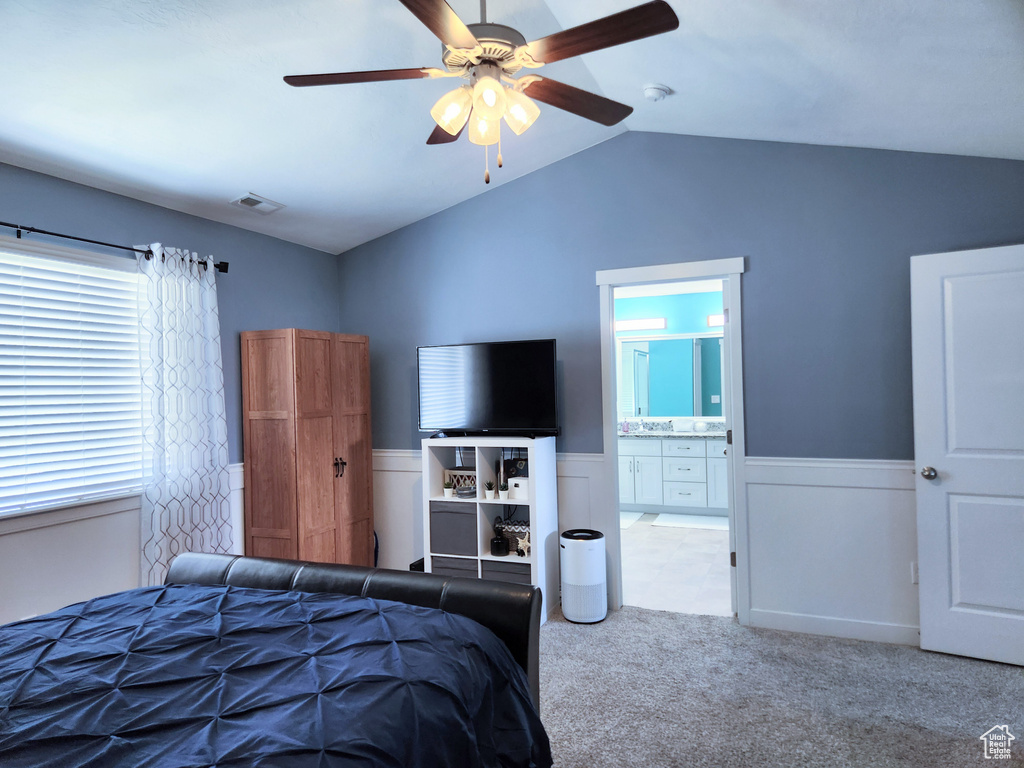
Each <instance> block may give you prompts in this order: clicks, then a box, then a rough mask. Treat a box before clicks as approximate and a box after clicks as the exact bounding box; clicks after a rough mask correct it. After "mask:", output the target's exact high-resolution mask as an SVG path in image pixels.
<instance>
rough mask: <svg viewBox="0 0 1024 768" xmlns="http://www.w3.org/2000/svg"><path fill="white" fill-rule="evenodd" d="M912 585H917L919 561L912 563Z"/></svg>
mask: <svg viewBox="0 0 1024 768" xmlns="http://www.w3.org/2000/svg"><path fill="white" fill-rule="evenodd" d="M910 583H911V584H917V561H916V560H913V561H911V563H910Z"/></svg>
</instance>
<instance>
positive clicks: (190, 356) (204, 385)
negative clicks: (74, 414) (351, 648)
mask: <svg viewBox="0 0 1024 768" xmlns="http://www.w3.org/2000/svg"><path fill="white" fill-rule="evenodd" d="M150 249H151V250H152V251H153V257H152V258H150V259H147V258H146V257H145V256H144V255H142V254H139V257H138V259H139V272H140V274H141V276H140V278H139V330H140V333H139V337H140V342H141V346H142V409H143V474H144V483H145V491H144V494H143V500H142V559H141V578H140V583H141V584H142V585H144V586H145V585H156V584H160V583H162V582H163V579H164V576H165V574H166V573H167V567H168V564H169V563H170V561H171V560H172V559H174V556H175V555H177V554H179V553H181V552H228V551H229V550H230V547H231V542H232V532H231V515H230V511H229V505H228V442H227V421H226V418H225V415H224V369H223V367H222V365H221V355H220V321H219V317H218V312H217V285H216V282H215V281H214V272H215V270H214V267H213V261H212V259H210V260H206V261H201V260H200V259H199V258H198V257H197V256H196V254H194V253H189V252H188V251H182V250H179V249H177V248H164V247H163V246H161V245H160V244H159V243H156V244H154V245H152V246H150Z"/></svg>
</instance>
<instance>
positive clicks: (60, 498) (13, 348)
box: [0, 237, 142, 515]
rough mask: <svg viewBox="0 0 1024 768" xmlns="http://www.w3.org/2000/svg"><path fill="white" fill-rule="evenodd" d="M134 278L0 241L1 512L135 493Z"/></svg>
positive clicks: (93, 259) (117, 261)
mask: <svg viewBox="0 0 1024 768" xmlns="http://www.w3.org/2000/svg"><path fill="white" fill-rule="evenodd" d="M137 274H138V273H137V269H136V266H135V262H134V261H133V260H131V259H125V258H117V257H103V256H97V255H95V254H87V253H82V252H79V251H75V250H72V249H66V248H57V247H53V246H41V245H38V244H36V243H22V242H21V241H18V240H12V239H11V238H7V237H4V238H0V515H5V514H11V513H15V512H28V511H34V510H39V509H45V508H48V507H59V506H68V505H71V504H75V503H81V502H87V501H93V500H98V499H103V498H110V497H114V496H122V495H125V494H127V493H132V492H138V490H139V489H140V487H141V478H142V460H141V457H142V403H141V396H142V393H141V379H140V371H139V334H138V315H137V311H136V302H137V295H136V294H137V279H138V277H137Z"/></svg>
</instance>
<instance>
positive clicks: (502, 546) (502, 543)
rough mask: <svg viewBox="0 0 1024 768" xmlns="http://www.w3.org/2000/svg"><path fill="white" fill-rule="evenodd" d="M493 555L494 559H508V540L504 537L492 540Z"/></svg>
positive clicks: (496, 537)
mask: <svg viewBox="0 0 1024 768" xmlns="http://www.w3.org/2000/svg"><path fill="white" fill-rule="evenodd" d="M491 555H492V556H493V557H506V556H507V555H508V539H506V538H505V537H504V536H495V537H494V538H493V539H491Z"/></svg>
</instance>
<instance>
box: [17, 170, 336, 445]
mask: <svg viewBox="0 0 1024 768" xmlns="http://www.w3.org/2000/svg"><path fill="white" fill-rule="evenodd" d="M0 221H8V222H12V223H15V224H21V225H23V226H30V227H37V228H39V229H48V230H51V231H55V232H65V233H67V234H71V235H77V236H79V237H87V238H91V239H93V240H103V241H105V242H109V243H118V244H123V245H135V244H138V243H153V242H160V243H163V244H164V245H169V246H174V247H178V248H187V249H189V250H192V251H195V252H197V253H199V254H200V255H203V256H206V255H208V254H212V255H213V256H214V257H215V259H216V260H217V261H227V262H230V264H231V268H230V271H229V272H228V274H226V275H218V276H217V295H218V299H219V302H220V323H221V344H222V348H223V357H224V388H225V399H226V405H227V420H228V441H229V451H230V459H231V461H232V462H238V461H241V460H242V428H241V379H240V376H239V366H240V363H241V359H240V347H239V337H238V334H239V332H240V331H244V330H261V329H268V328H292V327H298V328H311V329H314V330H323V331H337V330H338V302H337V284H338V282H337V281H338V268H337V266H338V265H337V257H336V256H333V255H330V254H326V253H321V252H320V251H315V250H312V249H310V248H304V247H302V246H299V245H292V244H291V243H286V242H284V241H282V240H277V239H274V238H272V237H267V236H265V235H257V234H254V233H252V232H247V231H245V230H242V229H238V228H237V227H230V226H227V225H225V224H219V223H216V222H213V221H209V220H207V219H201V218H198V217H196V216H189V215H187V214H183V213H178V212H176V211H171V210H168V209H166V208H161V207H159V206H155V205H149V204H148V203H141V202H139V201H137V200H131V199H129V198H126V197H122V196H120V195H114V194H111V193H109V192H102V191H100V190H97V189H93V188H91V187H86V186H82V185H80V184H73V183H71V182H67V181H62V180H60V179H57V178H54V177H52V176H45V175H43V174H39V173H33V172H32V171H26V170H24V169H21V168H16V167H14V166H10V165H4V164H2V163H0ZM0 233H3V234H11V235H13V234H14V233H13V232H11V231H10V230H6V229H0ZM26 237H32V238H33V239H39V240H44V239H49V238H43V237H41V236H37V235H26ZM51 242H61V243H63V244H65V245H71V244H72V243H70V242H67V241H53V240H51ZM81 247H83V248H91V249H92V250H97V251H105V250H107V249H103V248H96V247H92V246H84V245H83V246H81ZM110 252H111V253H119V252H116V251H110Z"/></svg>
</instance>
